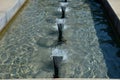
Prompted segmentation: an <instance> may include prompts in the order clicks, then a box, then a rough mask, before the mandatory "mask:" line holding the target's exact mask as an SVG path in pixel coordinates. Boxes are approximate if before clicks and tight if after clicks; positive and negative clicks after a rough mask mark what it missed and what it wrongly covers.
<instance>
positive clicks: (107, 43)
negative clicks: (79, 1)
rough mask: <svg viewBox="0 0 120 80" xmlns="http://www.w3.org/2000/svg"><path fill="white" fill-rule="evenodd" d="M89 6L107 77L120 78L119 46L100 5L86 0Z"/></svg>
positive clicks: (94, 1) (91, 0)
mask: <svg viewBox="0 0 120 80" xmlns="http://www.w3.org/2000/svg"><path fill="white" fill-rule="evenodd" d="M86 3H87V4H89V6H90V8H91V14H92V18H93V20H94V28H95V30H96V35H97V37H98V41H99V47H100V49H101V51H102V53H103V56H104V59H105V63H106V67H107V71H108V72H107V75H108V77H109V78H120V46H118V43H117V42H115V39H116V38H115V37H114V35H115V34H114V32H113V30H112V27H111V25H110V24H109V22H108V19H107V18H106V14H105V13H104V11H103V9H102V6H101V5H100V4H99V3H98V2H97V1H96V0H89V1H86Z"/></svg>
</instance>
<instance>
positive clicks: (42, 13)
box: [0, 0, 120, 79]
mask: <svg viewBox="0 0 120 80" xmlns="http://www.w3.org/2000/svg"><path fill="white" fill-rule="evenodd" d="M62 2H63V0H62ZM62 2H60V3H59V2H58V1H57V0H42V1H41V0H29V1H28V4H27V5H26V6H25V7H24V8H23V9H22V11H20V12H19V14H18V15H17V16H16V17H15V19H14V20H13V21H12V22H11V24H10V25H9V29H8V30H7V32H6V33H5V35H4V36H3V38H2V39H1V40H0V79H6V78H7V79H16V78H17V79H21V78H22V79H23V78H53V77H54V78H58V77H59V78H120V74H119V73H120V68H119V66H120V57H119V53H120V47H119V46H117V44H116V43H115V41H114V39H115V38H113V37H114V36H112V35H113V32H112V29H111V28H110V25H109V23H108V22H107V19H106V17H105V15H104V11H103V10H102V8H101V5H100V4H99V3H97V2H96V0H70V1H68V0H67V2H69V5H68V6H67V7H65V18H62V8H61V6H60V5H61V3H62ZM67 2H66V3H67ZM64 3H65V0H64ZM45 5H46V6H45ZM58 7H59V11H60V12H58V11H57V10H58ZM69 7H70V10H71V11H70V12H67V10H68V8H69ZM56 11H57V13H58V14H57V15H55V14H54V13H55V12H56ZM92 14H93V15H92ZM48 19H49V20H50V22H49V21H46V20H48ZM55 19H56V20H55ZM55 24H56V27H55V29H54V27H52V26H53V25H55ZM66 25H69V26H70V27H69V26H68V27H67V29H65V27H66ZM58 26H59V27H58ZM50 33H52V34H50ZM57 34H58V35H57ZM64 38H65V39H66V40H67V44H65V42H62V41H63V40H64ZM56 40H57V43H59V41H61V42H62V45H55V46H54V42H56ZM51 44H53V46H51ZM60 44H61V43H60ZM51 54H52V55H51ZM116 54H117V56H116ZM50 56H51V57H50Z"/></svg>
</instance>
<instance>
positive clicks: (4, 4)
mask: <svg viewBox="0 0 120 80" xmlns="http://www.w3.org/2000/svg"><path fill="white" fill-rule="evenodd" d="M26 1H27V0H9V1H8V0H1V1H0V32H1V31H2V29H3V28H4V27H5V26H6V24H7V23H8V22H9V21H10V20H11V19H12V17H13V16H14V15H15V14H16V13H17V11H18V10H19V9H20V8H21V7H22V5H23V4H24V3H25V2H26Z"/></svg>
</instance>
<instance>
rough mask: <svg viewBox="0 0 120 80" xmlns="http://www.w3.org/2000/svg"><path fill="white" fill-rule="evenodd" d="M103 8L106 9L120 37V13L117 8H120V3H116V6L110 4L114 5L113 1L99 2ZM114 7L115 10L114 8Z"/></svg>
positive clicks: (104, 0) (99, 0)
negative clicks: (119, 4)
mask: <svg viewBox="0 0 120 80" xmlns="http://www.w3.org/2000/svg"><path fill="white" fill-rule="evenodd" d="M97 1H98V2H99V3H100V4H101V5H102V7H103V8H104V9H105V12H106V15H107V17H108V19H109V21H110V23H111V24H112V27H113V29H114V31H115V32H117V33H118V36H119V37H120V18H119V17H120V15H119V14H117V13H120V12H119V11H118V10H117V8H119V6H118V5H117V3H120V1H114V5H112V4H110V2H111V3H113V1H112V0H110V1H109V0H97ZM113 7H114V8H113Z"/></svg>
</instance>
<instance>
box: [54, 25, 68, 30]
mask: <svg viewBox="0 0 120 80" xmlns="http://www.w3.org/2000/svg"><path fill="white" fill-rule="evenodd" d="M68 27H69V26H68V25H64V28H63V29H64V30H66V29H67V28H68ZM53 28H54V29H55V30H58V26H57V24H55V25H54V26H53Z"/></svg>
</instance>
